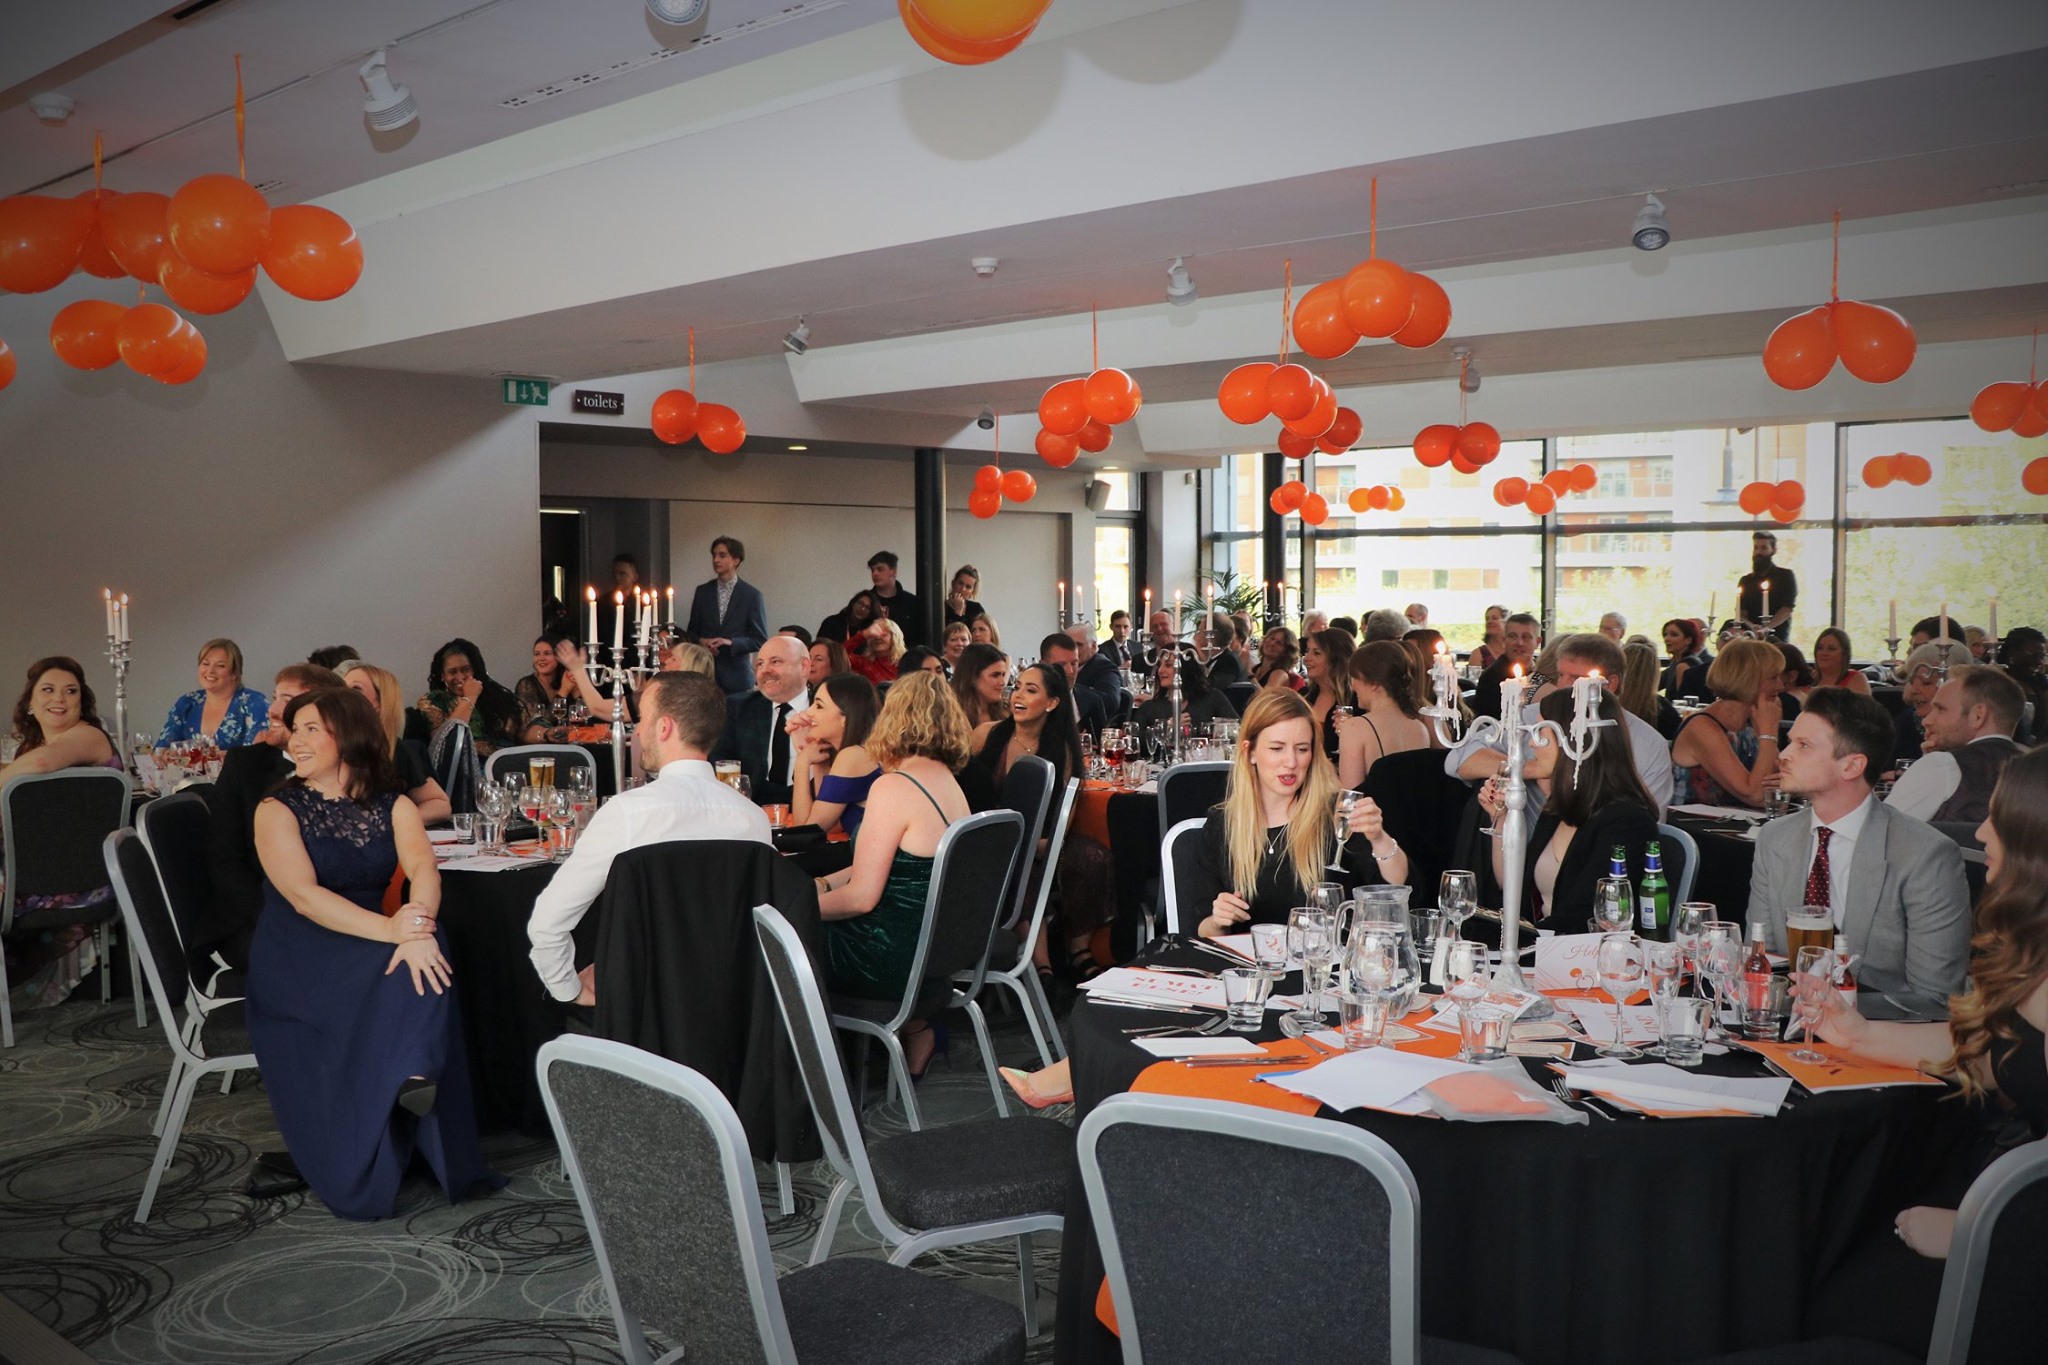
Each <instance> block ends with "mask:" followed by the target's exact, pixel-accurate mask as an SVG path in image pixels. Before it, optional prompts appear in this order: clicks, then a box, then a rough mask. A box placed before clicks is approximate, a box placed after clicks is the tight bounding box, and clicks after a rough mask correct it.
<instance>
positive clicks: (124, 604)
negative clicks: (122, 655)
mask: <svg viewBox="0 0 2048 1365" xmlns="http://www.w3.org/2000/svg"><path fill="white" fill-rule="evenodd" d="M118 619H119V622H120V631H119V633H118V638H119V639H120V641H121V643H122V644H124V645H125V644H127V643H128V594H127V593H125V592H124V593H122V594H121V613H120V616H119V618H118Z"/></svg>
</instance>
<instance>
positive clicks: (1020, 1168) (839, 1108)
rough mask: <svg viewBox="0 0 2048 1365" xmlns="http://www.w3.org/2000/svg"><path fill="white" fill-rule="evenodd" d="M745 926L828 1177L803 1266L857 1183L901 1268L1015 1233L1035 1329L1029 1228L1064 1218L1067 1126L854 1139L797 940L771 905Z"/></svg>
mask: <svg viewBox="0 0 2048 1365" xmlns="http://www.w3.org/2000/svg"><path fill="white" fill-rule="evenodd" d="M754 932H755V933H756V934H758V935H759V936H760V939H761V955H762V957H763V958H765V959H766V960H767V963H768V975H769V977H770V979H771V980H773V981H774V983H775V999H776V1004H777V1005H778V1006H779V1007H780V1009H781V1011H782V1023H783V1027H785V1028H786V1029H788V1030H789V1040H790V1043H791V1044H792V1045H793V1046H794V1047H795V1049H796V1055H797V1062H798V1065H799V1066H800V1067H801V1068H802V1070H803V1076H804V1086H805V1088H806V1089H807V1090H809V1092H810V1096H811V1107H812V1109H813V1110H814V1111H815V1112H816V1114H817V1118H818V1130H819V1134H820V1135H821V1136H822V1137H823V1138H824V1142H825V1160H826V1161H827V1162H828V1163H830V1165H831V1167H832V1170H833V1173H834V1174H836V1175H837V1176H838V1177H839V1180H838V1183H837V1184H835V1185H834V1186H833V1187H832V1193H831V1195H830V1197H829V1198H827V1200H826V1201H825V1212H824V1214H823V1216H822V1217H821V1218H820V1219H819V1221H818V1238H817V1241H815V1242H814V1243H812V1245H811V1264H812V1265H814V1266H815V1265H817V1264H818V1263H819V1262H820V1261H822V1260H824V1259H825V1257H826V1255H827V1254H828V1253H829V1252H830V1251H831V1249H832V1238H833V1235H834V1234H835V1233H836V1232H837V1231H838V1228H839V1218H840V1215H841V1214H842V1213H843V1212H844V1211H845V1209H846V1201H847V1198H848V1197H849V1196H850V1195H852V1194H853V1193H854V1192H855V1191H856V1190H858V1191H859V1193H860V1198H861V1204H862V1206H863V1207H865V1208H866V1210H867V1213H868V1218H869V1219H870V1220H871V1221H872V1222H873V1224H874V1227H875V1231H876V1232H877V1233H879V1234H880V1235H881V1238H882V1240H883V1241H885V1242H887V1243H888V1244H889V1247H890V1252H889V1264H891V1265H908V1264H909V1263H910V1262H912V1261H914V1260H916V1259H917V1258H918V1257H919V1256H922V1255H923V1254H924V1253H925V1252H927V1251H937V1250H940V1249H942V1248H945V1247H956V1246H965V1245H967V1244H969V1243H972V1242H989V1241H994V1240H995V1239H997V1238H999V1237H1014V1238H1015V1239H1016V1243H1017V1280H1018V1297H1019V1302H1020V1306H1021V1307H1022V1308H1023V1310H1024V1330H1025V1332H1026V1334H1028V1335H1031V1336H1036V1335H1037V1334H1038V1285H1037V1280H1036V1278H1035V1276H1034V1274H1033V1268H1032V1261H1031V1234H1032V1233H1034V1232H1056V1231H1058V1230H1059V1229H1060V1228H1062V1227H1064V1226H1065V1225H1066V1218H1065V1215H1064V1212H1063V1210H1064V1209H1065V1208H1066V1201H1067V1176H1068V1171H1069V1169H1070V1168H1071V1166H1072V1165H1073V1160H1074V1134H1073V1130H1072V1129H1070V1128H1068V1127H1067V1126H1066V1125H1065V1124H1063V1123H1059V1122H1056V1121H1055V1120H1052V1119H1044V1118H1039V1117H1037V1116H1035V1115H1026V1116H1024V1117H1022V1118H1016V1119H978V1120H974V1121H972V1122H969V1123H955V1124H949V1125H948V1126H946V1127H944V1128H935V1129H932V1130H931V1131H929V1132H923V1131H917V1130H913V1131H911V1132H908V1133H897V1134H894V1135H892V1136H890V1137H885V1138H881V1139H879V1140H877V1141H876V1142H874V1143H872V1144H870V1143H869V1142H868V1141H867V1140H866V1138H865V1137H863V1136H862V1134H861V1130H860V1120H859V1117H858V1116H857V1115H856V1114H855V1112H854V1108H853V1099H852V1096H851V1095H850V1094H849V1092H848V1090H847V1085H846V1073H845V1071H844V1070H843V1069H842V1068H841V1067H840V1065H839V1057H838V1054H837V1053H836V1052H835V1051H834V1050H833V1047H832V1032H831V1028H830V1026H829V1025H828V1024H827V1022H826V1018H825V1006H824V1000H823V998H822V997H821V996H820V995H819V992H818V979H817V976H816V974H815V973H814V972H813V971H812V970H811V960H810V957H809V956H808V955H807V954H806V953H805V952H804V950H803V942H802V940H800V939H799V938H798V937H797V935H796V932H795V930H794V929H793V928H792V927H791V926H790V924H789V922H788V921H787V920H785V919H784V918H783V917H782V915H781V914H780V913H779V912H777V911H776V910H775V908H774V907H773V906H767V905H761V906H756V907H755V908H754Z"/></svg>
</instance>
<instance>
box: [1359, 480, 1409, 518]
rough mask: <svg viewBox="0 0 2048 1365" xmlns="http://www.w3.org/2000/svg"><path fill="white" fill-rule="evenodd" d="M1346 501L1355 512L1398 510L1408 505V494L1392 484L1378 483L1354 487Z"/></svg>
mask: <svg viewBox="0 0 2048 1365" xmlns="http://www.w3.org/2000/svg"><path fill="white" fill-rule="evenodd" d="M1344 501H1345V502H1346V503H1347V504H1348V505H1349V506H1350V508H1351V510H1352V511H1354V512H1398V511H1400V510H1401V509H1402V508H1403V507H1406V506H1407V505H1408V495H1407V494H1406V493H1403V492H1402V491H1401V490H1400V489H1398V488H1395V487H1394V486H1392V485H1391V484H1379V483H1376V484H1374V485H1372V486H1371V487H1370V488H1354V489H1352V490H1351V496H1350V497H1348V498H1346V499H1344Z"/></svg>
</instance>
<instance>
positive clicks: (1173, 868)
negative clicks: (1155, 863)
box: [1159, 815, 1209, 935]
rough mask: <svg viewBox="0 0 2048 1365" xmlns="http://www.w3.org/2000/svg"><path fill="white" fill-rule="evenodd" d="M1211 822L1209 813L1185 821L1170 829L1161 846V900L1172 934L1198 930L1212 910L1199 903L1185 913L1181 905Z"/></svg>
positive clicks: (1168, 928)
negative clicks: (1197, 854) (1198, 850)
mask: <svg viewBox="0 0 2048 1365" xmlns="http://www.w3.org/2000/svg"><path fill="white" fill-rule="evenodd" d="M1208 823H1209V817H1207V816H1206V815H1204V816H1198V817H1196V818H1195V819H1192V820H1183V821H1181V822H1180V823H1179V824H1177V825H1175V826H1174V827H1173V828H1172V829H1169V830H1168V831H1166V839H1165V842H1164V843H1162V844H1161V845H1160V849H1159V903H1160V908H1161V910H1162V912H1163V918H1162V923H1164V924H1165V925H1166V932H1167V933H1168V934H1169V935H1173V934H1192V933H1194V932H1195V929H1196V927H1197V926H1199V925H1200V924H1201V922H1202V920H1203V918H1204V917H1205V916H1206V915H1207V914H1208V913H1209V912H1208V911H1207V910H1205V909H1202V908H1200V907H1198V906H1190V907H1188V910H1187V912H1186V913H1183V912H1182V910H1181V904H1180V899H1181V888H1182V887H1183V886H1185V885H1186V884H1187V883H1188V878H1189V875H1190V874H1191V873H1192V872H1193V871H1194V866H1195V852H1196V850H1197V849H1198V848H1199V847H1200V846H1201V842H1202V827H1203V826H1204V825H1207V824H1208Z"/></svg>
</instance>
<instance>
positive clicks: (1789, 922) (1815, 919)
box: [1785, 905, 1835, 962]
mask: <svg viewBox="0 0 2048 1365" xmlns="http://www.w3.org/2000/svg"><path fill="white" fill-rule="evenodd" d="M1834 942H1835V919H1834V916H1833V915H1831V914H1830V913H1829V912H1828V908H1827V907H1826V906H1825V905H1802V906H1800V907H1799V910H1798V912H1797V913H1795V914H1793V915H1791V916H1790V917H1788V918H1787V919H1786V921H1785V956H1786V957H1788V958H1790V959H1791V960H1792V961H1794V962H1797V961H1798V960H1799V950H1800V949H1801V948H1831V947H1833V946H1834Z"/></svg>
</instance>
